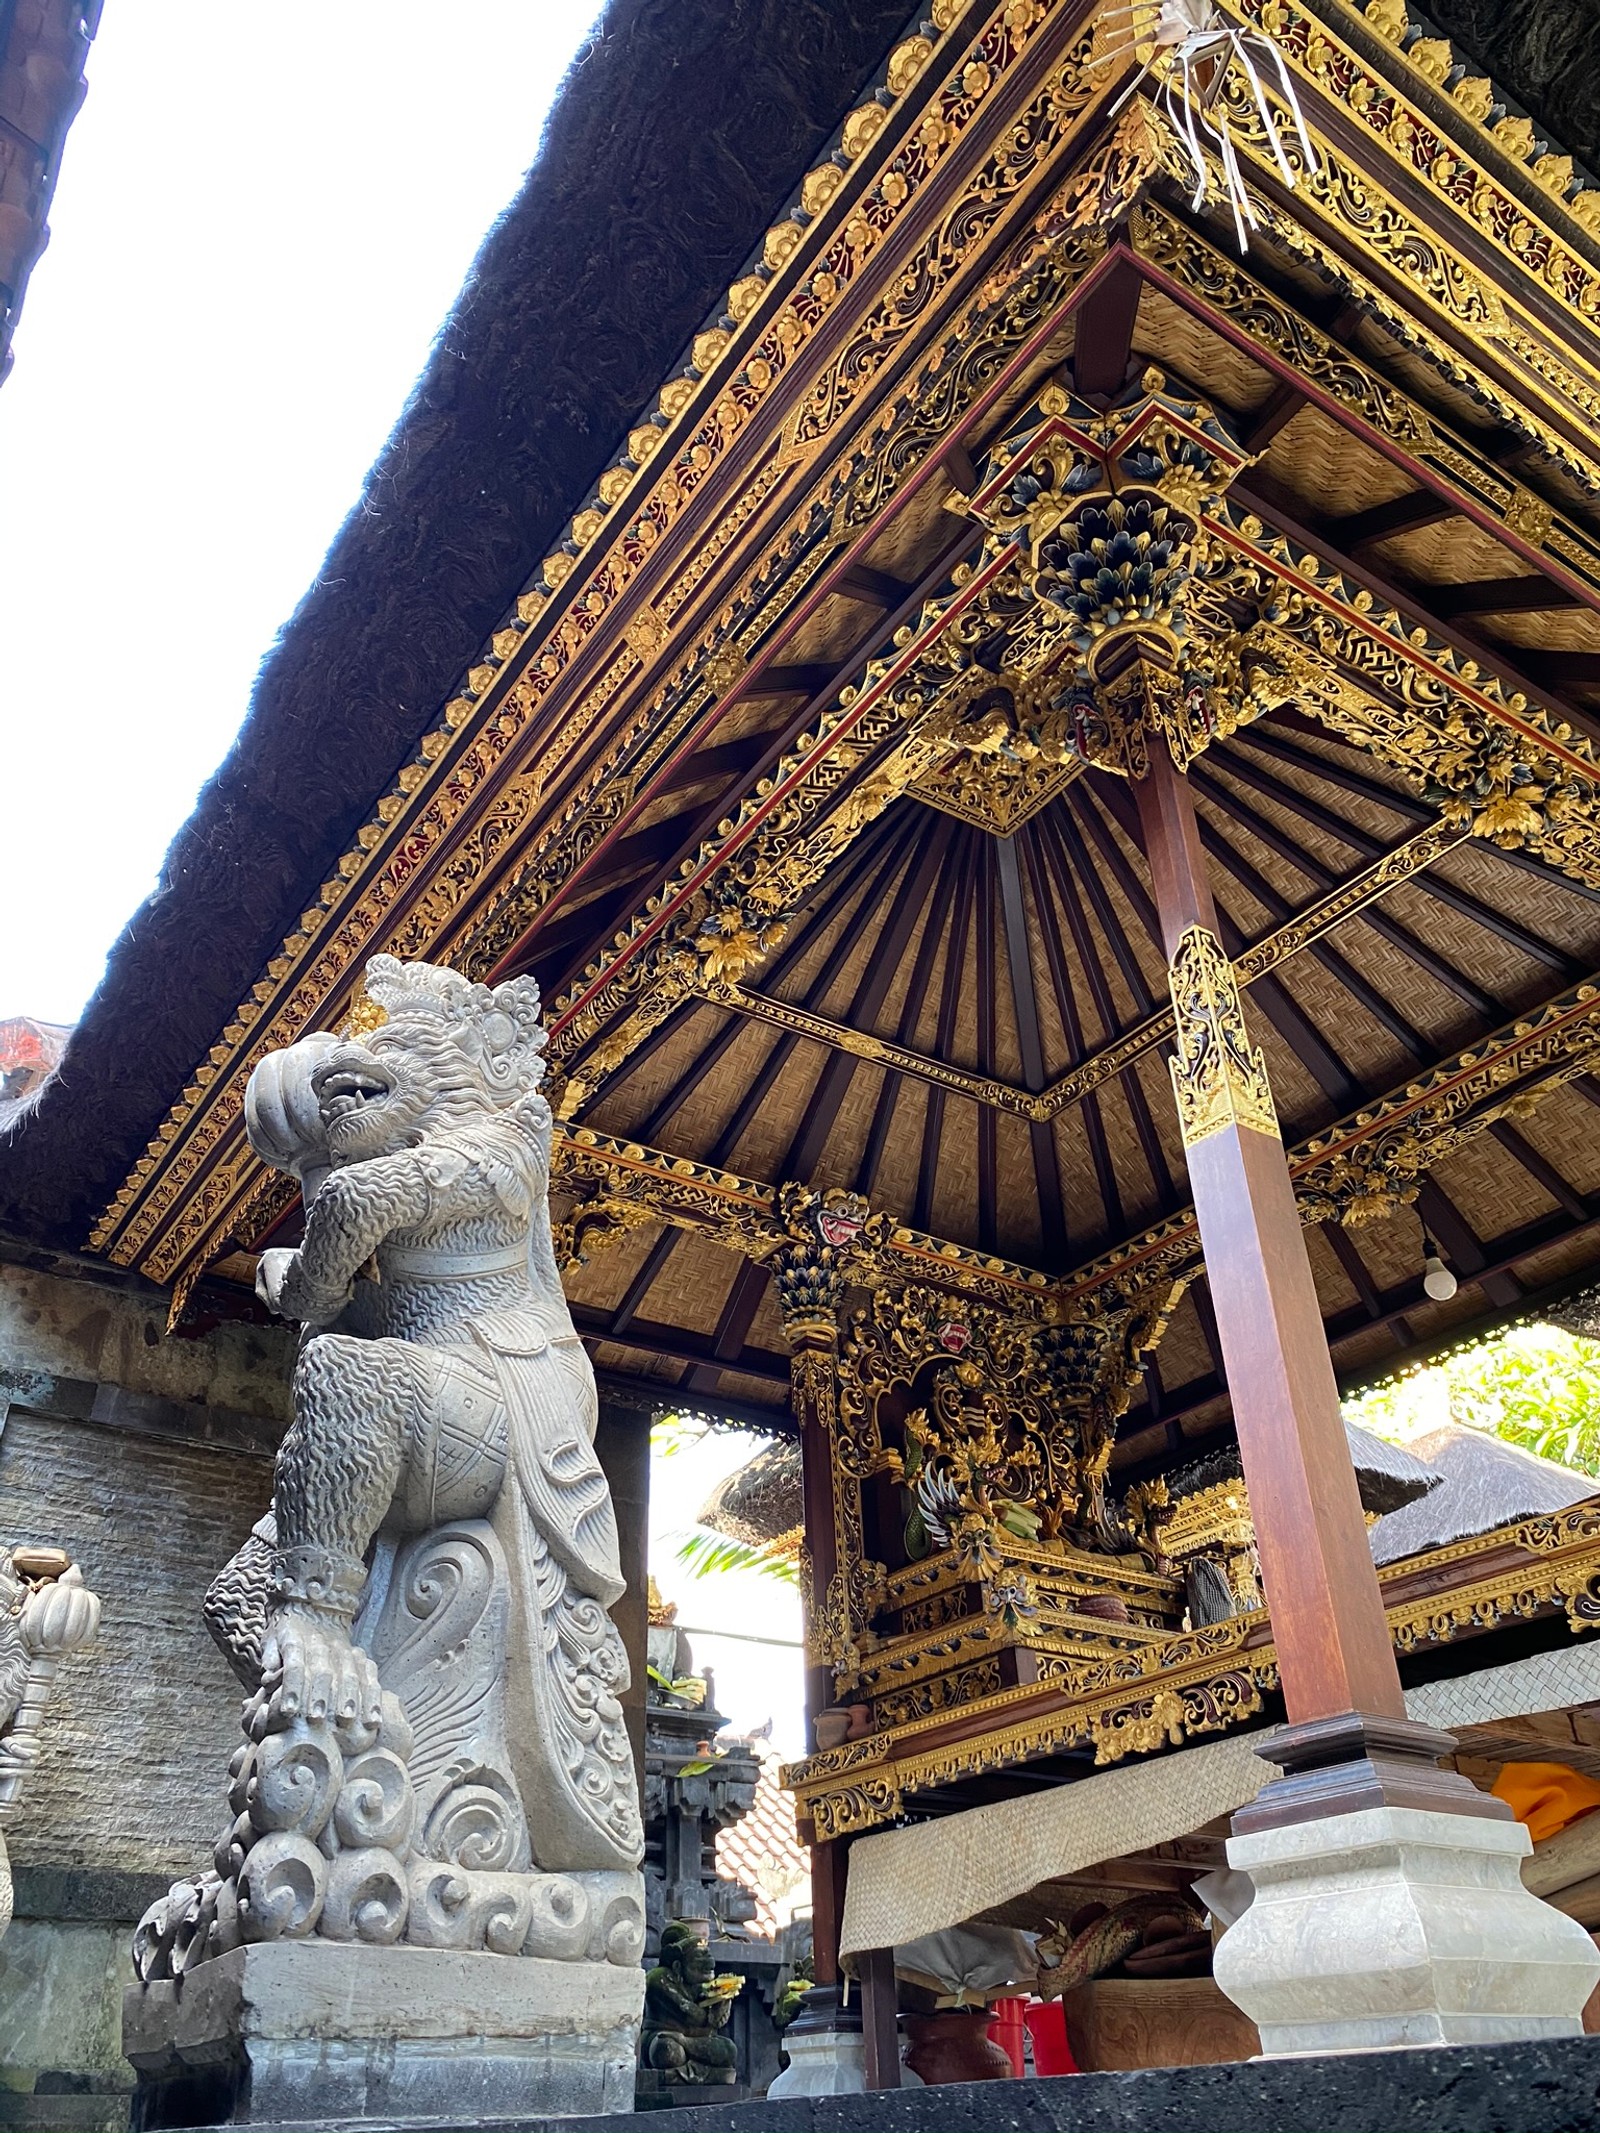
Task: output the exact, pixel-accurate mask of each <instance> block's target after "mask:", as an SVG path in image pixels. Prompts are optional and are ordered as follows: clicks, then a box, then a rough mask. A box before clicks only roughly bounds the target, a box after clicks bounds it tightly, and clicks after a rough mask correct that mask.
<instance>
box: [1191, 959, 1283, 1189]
mask: <svg viewBox="0 0 1600 2133" xmlns="http://www.w3.org/2000/svg"><path fill="white" fill-rule="evenodd" d="M1167 982H1168V984H1169V985H1170V987H1171V990H1172V1010H1173V1023H1174V1028H1175V1031H1176V1036H1177V1049H1176V1053H1175V1055H1174V1057H1173V1059H1172V1060H1171V1062H1170V1065H1171V1070H1172V1089H1173V1094H1174V1095H1175V1096H1176V1098H1177V1101H1178V1119H1179V1123H1180V1125H1181V1126H1182V1129H1183V1144H1184V1146H1185V1147H1186V1148H1195V1147H1198V1146H1199V1144H1200V1143H1201V1142H1202V1141H1207V1140H1210V1139H1211V1137H1212V1135H1213V1134H1216V1133H1223V1132H1225V1131H1226V1130H1227V1129H1228V1128H1229V1127H1230V1126H1238V1127H1248V1128H1249V1129H1250V1131H1251V1132H1253V1133H1265V1134H1270V1135H1271V1137H1272V1138H1273V1139H1274V1140H1276V1139H1277V1137H1278V1114H1277V1111H1276V1110H1275V1109H1274V1107H1273V1102H1272V1089H1271V1086H1270V1084H1269V1083H1268V1080H1267V1063H1266V1060H1265V1059H1264V1058H1263V1057H1262V1055H1261V1051H1260V1048H1259V1047H1258V1046H1256V1045H1254V1044H1252V1043H1251V1041H1250V1033H1249V1031H1248V1030H1247V1029H1246V1028H1245V1023H1244V1008H1243V1004H1242V1002H1241V1001H1240V998H1239V988H1238V985H1237V984H1236V982H1235V980H1234V975H1233V965H1232V964H1231V963H1230V962H1229V961H1228V958H1227V957H1226V955H1224V953H1223V951H1222V943H1221V942H1220V941H1219V940H1218V939H1217V937H1216V935H1215V934H1214V933H1212V932H1211V931H1210V930H1209V928H1207V927H1205V926H1190V927H1188V928H1186V929H1185V931H1184V934H1183V936H1182V938H1181V939H1180V941H1179V942H1178V951H1177V953H1176V955H1175V956H1174V957H1173V959H1172V965H1171V968H1170V969H1169V971H1168V973H1167Z"/></svg>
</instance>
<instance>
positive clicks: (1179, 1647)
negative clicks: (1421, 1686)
mask: <svg viewBox="0 0 1600 2133" xmlns="http://www.w3.org/2000/svg"><path fill="white" fill-rule="evenodd" d="M1379 1582H1380V1585H1381V1587H1382V1590H1383V1594H1384V1602H1385V1608H1386V1612H1387V1615H1388V1623H1389V1633H1390V1636H1391V1639H1392V1640H1393V1642H1394V1645H1395V1647H1396V1649H1397V1650H1398V1651H1401V1652H1413V1651H1420V1650H1424V1649H1426V1648H1428V1647H1430V1646H1436V1645H1438V1644H1441V1643H1448V1642H1452V1641H1454V1640H1455V1639H1457V1638H1459V1637H1461V1636H1463V1635H1474V1634H1477V1633H1479V1632H1481V1631H1484V1630H1489V1629H1494V1628H1497V1627H1499V1626H1500V1625H1501V1624H1504V1623H1508V1622H1516V1621H1520V1620H1527V1619H1530V1618H1533V1617H1536V1616H1545V1617H1548V1616H1549V1615H1550V1614H1551V1613H1552V1612H1553V1611H1554V1610H1557V1609H1559V1610H1560V1611H1561V1612H1563V1613H1564V1614H1565V1615H1566V1618H1567V1621H1568V1624H1569V1627H1570V1628H1572V1629H1573V1630H1574V1631H1575V1632H1587V1631H1590V1630H1592V1629H1594V1628H1595V1627H1596V1626H1600V1505H1597V1504H1596V1503H1594V1502H1591V1503H1589V1504H1587V1505H1576V1506H1574V1507H1573V1509H1572V1510H1570V1511H1567V1512H1561V1513H1557V1514H1555V1515H1554V1516H1553V1517H1551V1518H1547V1519H1536V1520H1530V1521H1525V1522H1523V1523H1521V1524H1520V1525H1513V1526H1507V1527H1501V1528H1498V1529H1496V1530H1494V1531H1492V1532H1488V1533H1482V1534H1476V1535H1474V1536H1472V1537H1471V1538H1470V1539H1469V1540H1467V1541H1464V1542H1455V1543H1452V1544H1450V1545H1449V1546H1447V1547H1444V1548H1440V1549H1436V1550H1434V1551H1432V1552H1430V1553H1428V1554H1426V1555H1420V1556H1413V1557H1409V1558H1407V1559H1405V1560H1404V1561H1402V1562H1399V1563H1389V1564H1385V1565H1384V1566H1383V1568H1382V1569H1381V1570H1380V1571H1379ZM970 1664H971V1662H970V1661H968V1660H966V1659H959V1660H958V1662H957V1665H958V1671H959V1669H960V1668H964V1667H966V1666H968V1665H970ZM937 1680H938V1677H937V1676H933V1677H929V1678H928V1679H927V1680H926V1681H924V1682H919V1683H917V1684H915V1685H912V1686H910V1687H908V1689H907V1690H905V1691H886V1693H885V1695H884V1697H883V1699H882V1703H881V1705H880V1706H879V1708H880V1710H881V1713H882V1718H881V1723H880V1729H879V1730H878V1731H877V1732H875V1733H874V1734H872V1735H871V1736H869V1737H868V1738H866V1739H863V1740H858V1741H852V1742H850V1743H848V1744H847V1745H846V1746H844V1747H843V1748H837V1749H832V1750H828V1751H826V1752H824V1753H821V1754H818V1755H812V1756H809V1757H807V1758H806V1759H805V1760H804V1761H803V1762H799V1763H794V1764H790V1765H789V1766H787V1767H786V1768H785V1770H784V1771H783V1773H782V1776H783V1782H784V1783H785V1784H786V1785H788V1786H789V1787H790V1788H791V1789H792V1790H793V1791H794V1793H795V1795H796V1806H797V1808H798V1810H799V1812H800V1813H801V1814H802V1815H807V1816H809V1817H811V1818H812V1820H813V1821H814V1823H815V1826H816V1829H817V1831H818V1833H819V1834H823V1835H833V1834H848V1833H850V1832H853V1831H856V1830H861V1829H867V1828H872V1827H875V1826H879V1825H881V1824H882V1823H883V1822H885V1821H888V1820H890V1819H892V1818H893V1817H894V1816H896V1815H898V1814H900V1813H902V1812H903V1811H904V1807H905V1804H906V1802H907V1801H909V1800H912V1799H914V1798H915V1797H916V1796H917V1795H918V1794H919V1793H923V1792H927V1791H930V1790H933V1789H935V1788H937V1787H939V1786H942V1785H950V1784H955V1783H959V1782H962V1781H963V1780H968V1779H971V1778H972V1777H975V1776H978V1775H982V1774H984V1773H987V1772H990V1771H997V1770H1003V1769H1007V1768H1011V1767H1014V1766H1015V1765H1017V1764H1019V1763H1026V1762H1028V1761H1030V1760H1034V1759H1037V1758H1039V1757H1045V1756H1051V1755H1056V1754H1059V1753H1060V1752H1061V1751H1062V1750H1063V1749H1065V1748H1070V1747H1074V1746H1081V1747H1092V1749H1093V1751H1094V1755H1095V1760H1096V1763H1097V1764H1100V1765H1105V1764H1109V1763H1114V1762H1117V1761H1120V1760H1121V1759H1122V1758H1123V1757H1125V1756H1127V1755H1130V1754H1136V1755H1144V1754H1150V1753H1155V1752H1159V1751H1161V1750H1163V1749H1165V1748H1168V1747H1176V1746H1180V1745H1181V1744H1182V1743H1184V1742H1186V1741H1188V1740H1192V1739H1195V1738H1197V1737H1200V1736H1202V1735H1204V1734H1206V1733H1208V1732H1215V1731H1218V1730H1222V1729H1225V1728H1227V1727H1230V1726H1233V1725H1237V1724H1239V1723H1240V1722H1242V1721H1243V1720H1245V1719H1247V1718H1249V1717H1252V1716H1254V1715H1255V1714H1256V1713H1257V1712H1258V1711H1259V1710H1260V1709H1261V1706H1262V1699H1263V1696H1264V1695H1265V1694H1266V1692H1268V1691H1269V1690H1271V1689H1273V1688H1275V1687H1276V1686H1277V1657H1276V1651H1275V1648H1274V1646H1273V1644H1272V1642H1271V1634H1270V1626H1269V1625H1268V1623H1267V1621H1266V1617H1265V1616H1264V1615H1263V1614H1260V1613H1254V1614H1247V1615H1242V1616H1234V1617H1232V1618H1230V1619H1229V1620H1228V1621H1226V1622H1221V1623H1217V1624H1214V1625H1212V1626H1211V1627H1209V1628H1207V1629H1204V1630H1200V1631H1189V1632H1184V1633H1181V1634H1176V1635H1171V1636H1167V1637H1164V1638H1157V1639H1155V1640H1154V1641H1152V1642H1150V1643H1148V1644H1145V1645H1143V1646H1140V1647H1139V1648H1137V1649H1130V1650H1124V1651H1112V1652H1109V1653H1105V1654H1103V1655H1102V1656H1099V1657H1096V1658H1092V1659H1087V1660H1085V1659H1084V1658H1081V1657H1073V1656H1068V1655H1066V1654H1064V1653H1062V1654H1057V1655H1052V1654H1051V1653H1049V1652H1045V1653H1044V1654H1043V1655H1042V1656H1041V1658H1040V1660H1039V1662H1038V1678H1037V1681H1036V1682H1035V1683H1034V1684H1031V1685H1028V1686H1024V1687H1018V1688H1010V1689H1001V1690H999V1691H997V1692H991V1693H988V1694H984V1693H981V1692H980V1693H978V1694H976V1695H975V1696H974V1697H973V1698H972V1699H971V1700H968V1701H964V1702H960V1703H957V1701H956V1700H955V1699H954V1698H950V1699H948V1700H946V1699H945V1698H944V1697H943V1695H942V1692H941V1690H940V1689H939V1687H938V1686H937ZM1046 1697H1047V1698H1048V1701H1043V1699H1044V1698H1046ZM1063 1699H1065V1700H1064V1701H1063ZM1041 1706H1042V1707H1041ZM955 1709H959V1710H960V1712H961V1716H962V1719H963V1722H964V1723H963V1732H962V1734H961V1736H960V1737H958V1738H956V1739H954V1740H950V1739H948V1738H945V1739H943V1740H941V1741H940V1743H939V1745H938V1746H933V1747H930V1746H926V1745H924V1742H925V1741H926V1739H927V1736H928V1734H929V1732H930V1730H931V1729H933V1728H934V1727H937V1728H939V1729H940V1732H941V1733H943V1734H945V1735H948V1733H949V1731H950V1719H951V1715H952V1712H953V1711H954V1710H955ZM902 1710H904V1712H905V1715H904V1716H902V1715H900V1713H901V1711H902ZM880 1803H883V1804H881V1805H880Z"/></svg>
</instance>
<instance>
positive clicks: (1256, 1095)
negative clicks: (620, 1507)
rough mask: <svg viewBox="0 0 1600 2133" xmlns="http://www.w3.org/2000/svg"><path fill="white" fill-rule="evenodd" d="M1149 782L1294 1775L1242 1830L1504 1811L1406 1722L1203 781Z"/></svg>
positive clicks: (1195, 1128)
mask: <svg viewBox="0 0 1600 2133" xmlns="http://www.w3.org/2000/svg"><path fill="white" fill-rule="evenodd" d="M1148 738H1149V747H1150V765H1149V769H1148V771H1147V772H1146V773H1145V775H1143V776H1142V777H1140V778H1139V779H1137V780H1136V781H1135V790H1136V792H1137V794H1138V799H1139V812H1140V821H1141V826H1142V829H1143V835H1144V844H1145V852H1146V856H1147V858H1148V860H1149V863H1150V873H1151V878H1152V882H1153V884H1154V888H1155V896H1156V907H1157V910H1158V912H1159V914H1160V920H1161V930H1162V937H1163V944H1164V946H1165V949H1166V954H1167V961H1168V975H1169V979H1170V982H1171V987H1172V1000H1173V1009H1174V1014H1175V1019H1176V1025H1177V1029H1176V1036H1177V1049H1176V1056H1175V1058H1174V1060H1173V1065H1172V1079H1173V1089H1174V1093H1175V1095H1176V1098H1177V1104H1178V1113H1179V1118H1180V1121H1181V1124H1182V1128H1183V1139H1184V1149H1185V1153H1186V1156H1187V1159H1188V1165H1189V1185H1190V1190H1191V1192H1192V1193H1193V1196H1194V1206H1195V1213H1196V1215H1197V1217H1198V1219H1199V1224H1200V1242H1201V1246H1202V1249H1203V1250H1204V1253H1205V1262H1206V1277H1207V1280H1208V1283H1209V1285H1210V1290H1211V1299H1212V1303H1213V1305H1214V1307H1215V1310H1216V1319H1217V1331H1218V1334H1219V1336H1220V1338H1221V1343H1222V1356H1223V1362H1224V1365H1225V1367H1226V1370H1227V1374H1228V1388H1229V1392H1230V1394H1231V1396H1232V1400H1233V1416H1234V1423H1235V1427H1236V1428H1237V1431H1238V1436H1239V1454H1240V1458H1241V1461H1242V1463H1243V1466H1244V1476H1245V1483H1246V1486H1247V1488H1248V1490H1249V1493H1250V1512H1251V1518H1252V1521H1253V1523H1254V1526H1255V1534H1256V1544H1257V1548H1258V1550H1259V1552H1260V1557H1261V1581H1262V1584H1263V1586H1264V1587H1265V1591H1266V1599H1267V1606H1268V1609H1269V1611H1270V1613H1271V1617H1272V1630H1273V1637H1274V1640H1275V1642H1276V1645H1277V1650H1278V1667H1279V1673H1280V1677H1281V1680H1282V1685H1283V1699H1284V1704H1285V1707H1286V1710H1287V1713H1288V1717H1289V1721H1290V1722H1289V1725H1288V1726H1287V1727H1286V1728H1285V1729H1284V1731H1283V1732H1282V1733H1281V1734H1279V1735H1276V1736H1275V1737H1274V1738H1273V1740H1272V1741H1271V1742H1270V1743H1269V1744H1268V1745H1267V1746H1265V1747H1264V1748H1263V1750H1262V1753H1263V1754H1264V1755H1266V1756H1267V1757H1268V1758H1269V1759H1270V1760H1272V1761H1273V1762H1275V1763H1278V1764H1279V1765H1280V1766H1281V1767H1282V1769H1283V1770H1284V1771H1285V1773H1286V1775H1285V1776H1284V1777H1282V1778H1280V1779H1278V1780H1277V1781H1276V1782H1275V1783H1273V1784H1271V1785H1269V1786H1268V1787H1267V1788H1266V1789H1265V1790H1264V1791H1263V1792H1262V1793H1261V1794H1260V1796H1259V1797H1258V1799H1257V1800H1256V1802H1255V1803H1254V1805H1253V1806H1252V1807H1248V1808H1246V1809H1244V1810H1242V1811H1241V1813H1240V1814H1239V1815H1238V1816H1237V1817H1236V1818H1235V1821H1234V1828H1235V1829H1236V1830H1241V1831H1242V1830H1245V1829H1251V1828H1263V1827H1267V1826H1270V1825H1272V1824H1276V1823H1287V1822H1298V1821H1306V1820H1312V1819H1317V1818H1320V1817H1322V1816H1324V1815H1330V1814H1338V1813H1346V1812H1352V1811H1354V1810H1356V1809H1360V1808H1366V1807H1374V1806H1380V1805H1389V1806H1414V1807H1427V1808H1434V1809H1449V1810H1452V1811H1454V1812H1456V1813H1459V1814H1488V1815H1495V1814H1497V1813H1498V1812H1500V1811H1501V1809H1500V1803H1499V1802H1498V1801H1494V1800H1490V1799H1488V1798H1487V1797H1486V1796H1485V1795H1482V1794H1480V1793H1478V1792H1477V1790H1476V1789H1475V1788H1474V1787H1473V1786H1472V1785H1471V1784H1470V1783H1469V1782H1468V1781H1467V1780H1465V1779H1463V1778H1460V1777H1457V1776H1456V1775H1455V1774H1454V1773H1453V1772H1445V1771H1442V1770H1440V1769H1439V1768H1438V1767H1437V1760H1438V1758H1439V1757H1440V1756H1441V1755H1444V1754H1448V1753H1449V1751H1450V1749H1451V1748H1452V1746H1453V1745H1454V1743H1453V1742H1452V1741H1451V1739H1450V1737H1449V1736H1448V1735H1447V1734H1441V1733H1437V1732H1435V1731H1433V1730H1432V1729H1431V1728H1429V1727H1426V1726H1420V1725H1416V1724H1413V1723H1412V1722H1411V1721H1410V1720H1409V1719H1407V1717H1406V1715H1405V1701H1404V1698H1403V1697H1402V1695H1401V1691H1400V1677H1399V1674H1398V1672H1397V1670H1396V1667H1395V1662H1394V1650H1393V1647H1392V1646H1391V1644H1390V1642H1389V1632H1388V1625H1387V1623H1386V1621H1385V1618H1384V1610H1383V1600H1382V1597H1381V1594H1380V1592H1379V1588H1378V1578H1377V1572H1376V1570H1375V1569H1374V1567H1373V1562H1372V1554H1371V1550H1370V1548H1369V1546H1368V1542H1367V1533H1366V1525H1365V1521H1364V1520H1363V1517H1362V1513H1361V1503H1360V1499H1359V1497H1358V1495H1357V1491H1356V1479H1355V1472H1354V1469H1353V1467H1352V1465H1351V1461H1350V1453H1349V1447H1348V1444H1347V1442H1346V1439H1345V1434H1344V1425H1343V1421H1342V1418H1341V1416H1340V1412H1339V1392H1338V1386H1337V1384H1336V1382H1335V1379H1334V1375H1333V1364H1332V1361H1331V1359H1330V1357H1329V1355H1328V1344H1327V1337H1326V1335H1325V1333H1324V1331H1323V1326H1322V1313H1321V1309H1320V1307H1319V1305H1318V1302H1317V1293H1316V1286H1315V1283H1314V1281H1313V1279H1312V1274H1311V1262H1310V1259H1309V1258H1308V1256H1307V1253H1306V1246H1305V1236H1304V1233H1303V1231H1302V1229H1301V1227H1300V1217H1299V1211H1298V1209H1297V1207H1296V1205H1295V1197H1294V1185H1293V1181H1292V1180H1291V1178H1290V1175H1289V1164H1288V1159H1287V1157H1286V1155H1285V1153H1284V1147H1283V1142H1282V1140H1281V1138H1280V1137H1279V1132H1278V1121H1277V1116H1276V1113H1275V1111H1274V1108H1273V1102H1272V1092H1271V1089H1270V1088H1269V1086H1268V1083H1267V1074H1266V1064H1265V1061H1264V1060H1263V1058H1262V1056H1261V1053H1260V1051H1259V1050H1258V1049H1257V1048H1256V1047H1255V1046H1254V1045H1252V1044H1251V1042H1250V1038H1249V1035H1248V1032H1247V1030H1246V1028H1245V1024H1244V1018H1243V1011H1242V1008H1241V1005H1240V998H1239V989H1238V985H1237V982H1236V980H1235V978H1234V975H1233V969H1232V966H1231V964H1230V963H1229V961H1228V958H1227V956H1226V955H1225V954H1224V953H1223V949H1222V945H1221V942H1220V941H1219V940H1218V938H1217V924H1216V910H1215V907H1214V905H1213V903H1212V899H1211V890H1210V885H1209V883H1208V880H1207V877H1206V869H1205V860H1204V856H1203V854H1202V851H1201V847H1200V835H1199V828H1198V825H1197V823H1196V820H1195V811H1194V798H1193V794H1192V793H1191V791H1190V787H1189V783H1188V780H1187V779H1186V778H1185V777H1184V776H1183V775H1182V774H1181V773H1180V772H1179V771H1178V769H1177V768H1176V766H1175V765H1174V763H1173V761H1172V758H1171V756H1170V754H1169V753H1168V751H1167V747H1166V744H1165V741H1164V740H1162V739H1161V738H1160V737H1159V736H1158V735H1156V734H1154V733H1151V734H1150V735H1149V737H1148Z"/></svg>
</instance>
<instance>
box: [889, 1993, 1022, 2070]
mask: <svg viewBox="0 0 1600 2133" xmlns="http://www.w3.org/2000/svg"><path fill="white" fill-rule="evenodd" d="M993 2020H994V2016H993V2014H992V2013H991V2011H990V2010H989V2009H988V2008H987V2007H952V2008H951V2009H950V2010H949V2011H948V2012H947V2013H945V2014H933V2015H903V2016H902V2017H901V2021H902V2023H903V2024H904V2027H905V2032H906V2035H907V2036H908V2037H909V2038H910V2039H911V2049H910V2051H908V2052H907V2053H906V2065H907V2066H909V2067H910V2069H911V2071H912V2073H914V2074H919V2075H920V2076H921V2077H922V2079H923V2080H924V2081H925V2082H927V2084H928V2086H929V2087H930V2088H933V2087H935V2086H937V2085H938V2084H939V2083H940V2082H944V2081H1012V2080H1015V2078H1016V2075H1015V2072H1014V2070H1013V2068H1012V2065H1011V2061H1010V2058H1009V2057H1008V2056H1007V2054H1006V2051H1005V2049H1004V2047H1003V2046H1001V2045H999V2044H996V2043H995V2041H994V2039H993V2038H992V2037H991V2036H990V2034H989V2024H990V2023H991V2022H992V2021H993Z"/></svg>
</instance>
